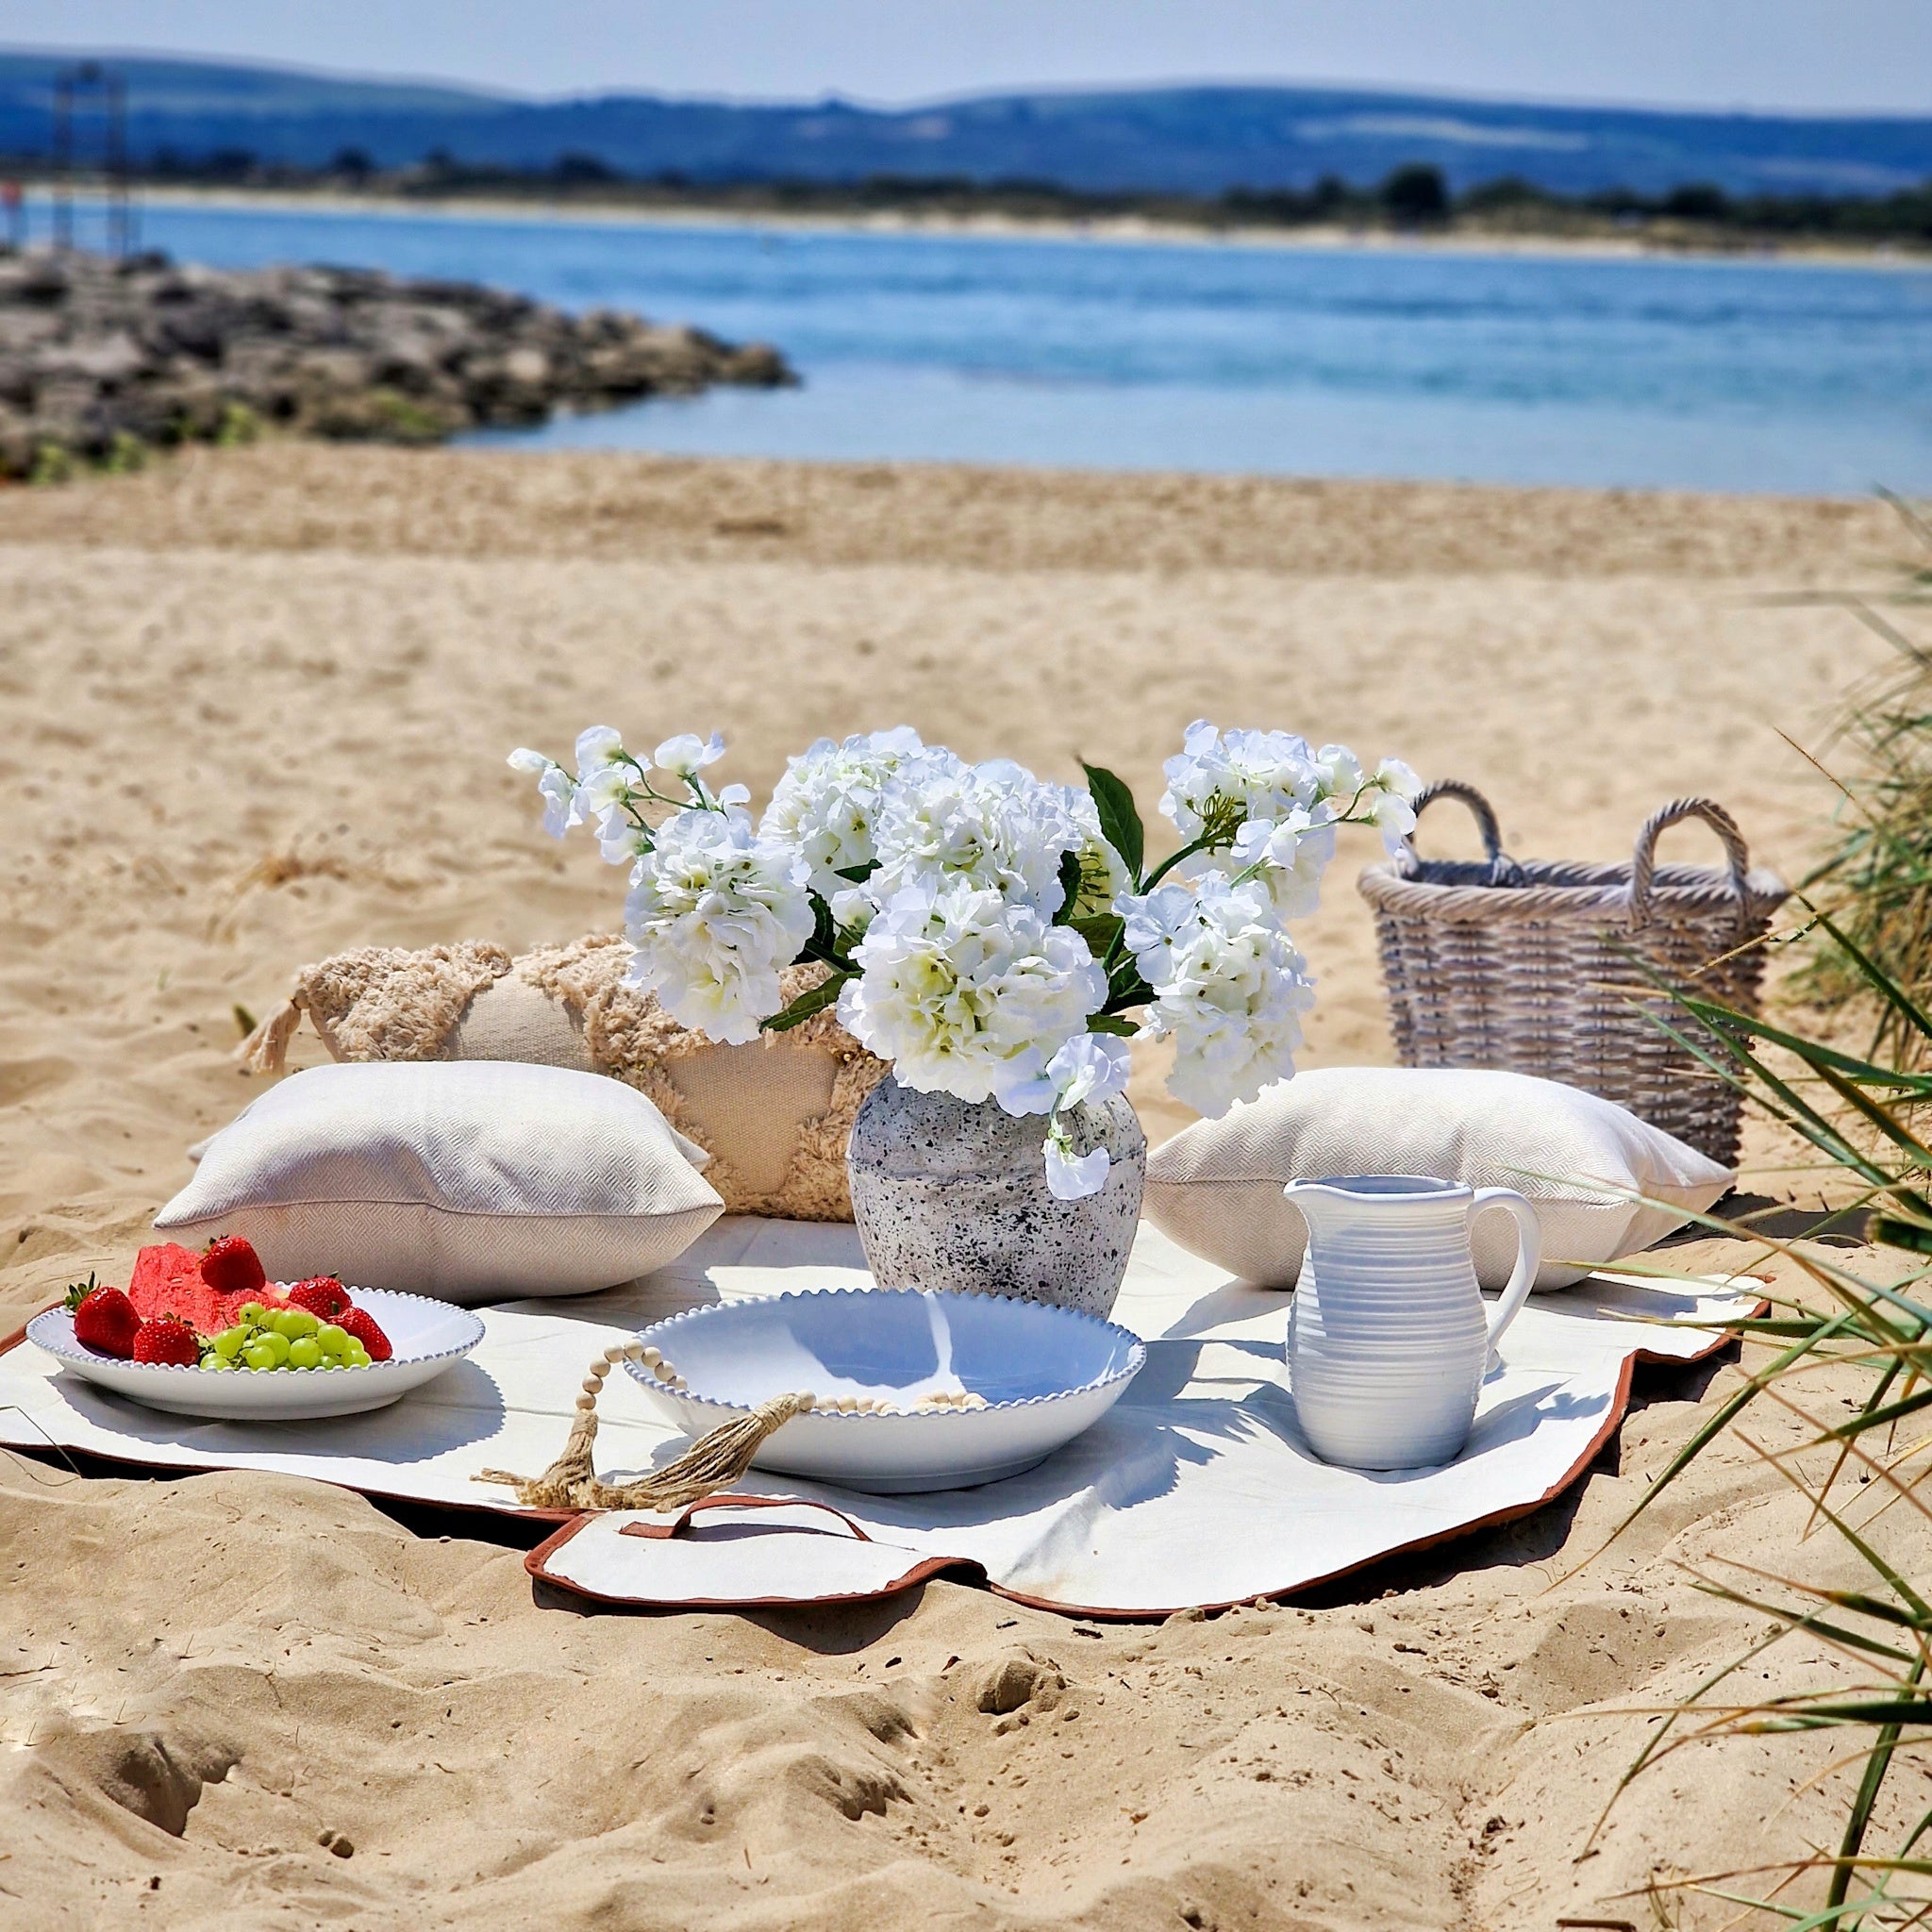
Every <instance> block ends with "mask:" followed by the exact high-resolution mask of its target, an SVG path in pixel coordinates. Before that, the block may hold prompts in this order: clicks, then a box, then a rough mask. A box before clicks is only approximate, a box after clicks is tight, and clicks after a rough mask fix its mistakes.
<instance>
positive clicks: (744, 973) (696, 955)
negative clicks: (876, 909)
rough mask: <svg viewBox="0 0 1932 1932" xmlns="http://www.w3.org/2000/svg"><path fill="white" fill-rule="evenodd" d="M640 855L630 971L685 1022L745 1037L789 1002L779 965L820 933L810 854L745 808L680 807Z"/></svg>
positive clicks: (630, 912)
mask: <svg viewBox="0 0 1932 1932" xmlns="http://www.w3.org/2000/svg"><path fill="white" fill-rule="evenodd" d="M655 840H656V842H655V846H654V849H653V850H652V851H650V852H648V853H646V854H645V855H644V856H643V857H641V858H640V859H639V860H638V862H637V869H636V871H635V872H634V873H633V874H632V875H631V891H630V896H629V898H628V899H627V900H626V901H625V931H626V932H627V933H628V934H629V935H630V938H631V941H632V942H633V943H634V944H635V945H636V947H637V953H636V955H635V957H634V958H632V960H631V963H630V966H629V969H628V971H627V972H626V974H625V977H626V978H627V979H628V980H629V981H630V982H631V983H632V984H634V985H638V986H642V987H644V988H646V989H647V990H648V991H652V992H655V993H656V994H657V995H658V999H659V1000H661V1001H662V1002H663V1004H664V1008H665V1010H666V1011H668V1012H669V1013H670V1014H671V1016H672V1018H673V1019H675V1020H676V1021H677V1022H678V1024H680V1025H683V1026H689V1027H691V1029H692V1030H693V1031H695V1032H699V1033H703V1034H705V1035H706V1036H707V1037H708V1038H709V1039H712V1040H721V1041H726V1042H728V1043H730V1044H732V1045H742V1044H744V1043H745V1042H746V1041H752V1040H756V1039H757V1038H758V1026H759V1023H760V1022H762V1021H764V1020H768V1019H769V1018H770V1017H771V1016H772V1015H773V1014H774V1013H775V1012H776V1011H777V1010H778V1008H779V1007H780V1006H781V1005H782V1004H783V998H782V995H781V994H780V992H779V990H778V971H779V968H781V967H783V966H789V965H790V964H791V961H792V960H793V959H795V958H797V957H798V953H799V949H800V948H801V947H802V946H803V945H804V944H805V942H806V941H807V940H808V939H809V938H810V937H811V932H812V925H813V919H812V908H811V901H810V899H809V897H808V894H807V891H806V884H807V879H806V869H805V863H804V861H803V860H802V859H800V858H799V857H798V855H797V854H796V853H795V852H793V851H791V849H790V848H789V847H787V846H784V845H781V844H778V843H776V842H774V841H771V840H765V839H760V838H758V835H757V834H756V833H755V832H754V831H753V829H752V824H751V820H750V819H749V818H748V817H747V816H746V815H745V814H744V813H743V812H741V811H735V810H733V811H700V810H689V811H679V812H675V813H673V814H672V816H671V817H670V818H669V819H667V820H666V821H665V822H664V824H661V825H660V826H658V830H657V833H656V835H655Z"/></svg>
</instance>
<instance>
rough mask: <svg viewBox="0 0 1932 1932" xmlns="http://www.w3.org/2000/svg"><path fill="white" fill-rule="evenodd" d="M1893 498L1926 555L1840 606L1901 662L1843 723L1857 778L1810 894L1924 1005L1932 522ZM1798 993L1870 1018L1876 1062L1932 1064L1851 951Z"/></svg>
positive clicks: (1803, 982) (1929, 908)
mask: <svg viewBox="0 0 1932 1932" xmlns="http://www.w3.org/2000/svg"><path fill="white" fill-rule="evenodd" d="M1882 493H1883V494H1885V496H1886V500H1887V501H1888V502H1890V504H1891V506H1892V508H1894V509H1895V510H1896V511H1897V513H1898V516H1899V520H1900V524H1901V525H1902V526H1903V528H1904V530H1905V531H1906V532H1907V535H1908V536H1909V538H1910V539H1911V540H1912V541H1913V543H1914V545H1915V546H1916V548H1917V551H1918V553H1919V554H1918V555H1917V556H1916V557H1915V558H1913V559H1912V560H1910V561H1908V562H1907V563H1904V564H1903V565H1901V566H1900V570H1899V581H1898V582H1897V584H1896V585H1895V587H1894V588H1893V589H1891V590H1890V591H1889V592H1881V593H1880V594H1879V595H1877V596H1875V597H1868V596H1862V595H1861V596H1853V595H1843V596H1838V597H1834V598H1833V599H1832V600H1831V601H1834V602H1837V603H1839V604H1840V605H1841V606H1842V608H1845V609H1847V610H1848V611H1850V612H1851V613H1852V615H1854V616H1855V617H1857V619H1858V621H1859V622H1860V623H1861V624H1863V625H1866V626H1867V627H1868V628H1869V629H1871V630H1872V631H1873V632H1874V633H1875V634H1876V635H1877V636H1879V637H1881V638H1883V639H1884V640H1885V641H1886V642H1887V643H1888V644H1890V646H1891V647H1892V648H1893V650H1894V651H1895V652H1896V653H1897V654H1898V655H1897V658H1896V660H1895V662H1894V663H1893V664H1892V665H1891V666H1890V667H1889V668H1888V669H1887V670H1886V671H1885V672H1883V673H1881V674H1879V675H1877V676H1876V677H1874V678H1872V679H1868V680H1866V681H1865V682H1864V683H1863V684H1861V685H1860V686H1859V687H1858V688H1857V689H1856V690H1855V691H1854V693H1853V695H1852V697H1851V699H1850V701H1849V702H1848V704H1847V705H1846V707H1845V709H1844V711H1843V713H1842V715H1841V717H1840V723H1839V725H1838V729H1837V732H1836V733H1835V739H1834V744H1835V746H1842V747H1843V748H1845V749H1847V750H1848V751H1849V752H1850V753H1851V755H1852V765H1853V770H1854V776H1853V778H1852V779H1851V780H1850V781H1849V782H1847V783H1845V784H1842V785H1841V786H1840V792H1841V799H1840V809H1839V814H1838V818H1839V824H1840V831H1839V836H1838V838H1837V840H1836V841H1835V843H1834V845H1833V848H1832V850H1831V851H1830V852H1829V853H1828V854H1827V855H1826V857H1825V858H1824V860H1823V862H1822V863H1821V864H1819V865H1818V866H1817V867H1816V868H1815V869H1814V870H1813V871H1812V873H1811V874H1809V875H1808V876H1807V878H1806V879H1805V881H1804V890H1805V891H1808V892H1812V893H1822V894H1823V895H1824V903H1826V904H1828V905H1831V906H1832V907H1834V908H1836V910H1837V913H1838V918H1839V921H1840V924H1841V925H1842V927H1843V929H1844V931H1845V932H1846V934H1847V935H1848V936H1849V937H1850V938H1851V939H1852V940H1853V941H1855V942H1856V944H1857V948H1858V950H1859V951H1860V952H1861V953H1862V954H1864V955H1865V956H1866V957H1868V958H1871V959H1872V960H1874V962H1876V964H1877V965H1878V966H1879V967H1880V968H1881V969H1882V970H1883V971H1884V973H1885V974H1887V975H1888V976H1889V978H1890V980H1891V981H1892V982H1893V983H1894V984H1895V985H1896V986H1898V987H1899V988H1901V989H1902V990H1904V991H1906V992H1907V993H1908V994H1909V995H1910V996H1911V998H1912V999H1913V1000H1914V1001H1916V1002H1918V1003H1920V1004H1921V1005H1923V1004H1924V1002H1925V1001H1926V999H1927V997H1928V996H1932V647H1928V646H1927V645H1926V644H1924V643H1923V642H1922V641H1919V639H1918V638H1916V637H1914V636H1913V635H1911V633H1910V631H1909V630H1908V629H1907V621H1908V618H1907V613H1909V612H1912V611H1914V610H1917V609H1923V608H1925V607H1926V606H1928V605H1932V520H1928V519H1927V517H1926V516H1925V515H1924V513H1923V512H1922V511H1921V510H1920V509H1919V508H1916V507H1914V506H1913V505H1911V504H1909V503H1907V502H1906V501H1905V500H1904V499H1903V498H1901V497H1897V496H1893V495H1891V494H1890V492H1882ZM1793 990H1794V991H1796V992H1797V993H1799V995H1800V996H1801V997H1804V998H1807V999H1809V1000H1811V1001H1812V1002H1814V1003H1815V1004H1816V1005H1818V1006H1819V1007H1820V1008H1824V1009H1825V1010H1826V1011H1828V1012H1840V1011H1845V1010H1846V1009H1853V1010H1857V1011H1867V1012H1870V1013H1871V1014H1872V1016H1873V1018H1874V1023H1875V1033H1874V1040H1873V1042H1872V1046H1871V1052H1872V1053H1873V1054H1874V1055H1875V1056H1890V1057H1892V1058H1894V1059H1897V1058H1900V1057H1902V1056H1904V1057H1908V1063H1910V1064H1915V1065H1923V1064H1925V1063H1926V1060H1927V1058H1928V1053H1927V1047H1926V1043H1925V1041H1924V1040H1923V1039H1922V1038H1920V1036H1919V1035H1918V1034H1917V1032H1916V1031H1915V1029H1914V1028H1912V1027H1911V1026H1910V1025H1909V1024H1906V1023H1905V1021H1904V1020H1903V1017H1902V1015H1901V1013H1900V1010H1899V1009H1898V1008H1897V1007H1896V1006H1895V1005H1894V1004H1893V1003H1892V1002H1890V1001H1889V1000H1882V999H1881V1000H1876V1001H1874V999H1873V997H1872V989H1871V986H1870V984H1869V982H1868V980H1867V978H1866V976H1865V975H1864V974H1862V973H1861V972H1859V971H1857V969H1856V968H1855V967H1854V966H1852V965H1851V963H1850V960H1849V956H1848V955H1846V954H1845V953H1844V952H1843V951H1842V949H1840V948H1837V947H1826V948H1822V949H1819V950H1818V951H1817V952H1816V953H1815V954H1814V956H1813V958H1811V959H1810V961H1809V962H1808V963H1807V965H1806V966H1805V968H1804V969H1803V970H1802V971H1801V972H1800V973H1799V974H1798V975H1797V977H1796V980H1795V984H1794V988H1793Z"/></svg>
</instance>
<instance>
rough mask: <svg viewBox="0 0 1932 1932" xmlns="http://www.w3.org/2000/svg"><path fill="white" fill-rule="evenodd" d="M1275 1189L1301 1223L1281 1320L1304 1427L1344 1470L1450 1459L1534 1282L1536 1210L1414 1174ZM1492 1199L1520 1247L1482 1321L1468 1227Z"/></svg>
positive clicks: (1518, 1199) (1502, 1191) (1501, 1195)
mask: <svg viewBox="0 0 1932 1932" xmlns="http://www.w3.org/2000/svg"><path fill="white" fill-rule="evenodd" d="M1286 1192H1287V1195H1288V1198H1289V1199H1290V1200H1291V1201H1292V1202H1293V1203H1294V1205H1295V1207H1296V1208H1299V1209H1300V1210H1301V1213H1302V1216H1303V1218H1304V1219H1305V1220H1306V1221H1307V1224H1308V1247H1307V1256H1306V1257H1305V1258H1304V1259H1303V1261H1302V1272H1301V1275H1300V1278H1299V1280H1298V1281H1297V1283H1296V1286H1295V1295H1294V1309H1293V1312H1292V1313H1291V1316H1290V1318H1289V1329H1288V1379H1289V1387H1290V1389H1291V1391H1292V1393H1293V1395H1294V1406H1295V1413H1296V1415H1297V1416H1298V1417H1299V1418H1300V1421H1301V1425H1302V1433H1303V1434H1304V1435H1305V1436H1307V1439H1308V1442H1309V1444H1310V1446H1311V1447H1312V1448H1313V1449H1314V1451H1315V1454H1316V1455H1318V1456H1319V1457H1321V1458H1322V1459H1323V1461H1324V1462H1339V1463H1344V1464H1346V1465H1348V1466H1349V1467H1351V1468H1355V1469H1421V1468H1426V1467H1429V1466H1431V1465H1434V1464H1436V1463H1442V1462H1450V1461H1453V1460H1454V1459H1455V1458H1456V1457H1457V1455H1459V1454H1460V1453H1461V1449H1462V1445H1463V1443H1464V1442H1465V1441H1468V1439H1469V1430H1470V1424H1472V1423H1473V1422H1474V1420H1475V1404H1476V1394H1477V1391H1479V1390H1480V1388H1481V1386H1482V1379H1483V1375H1484V1374H1485V1373H1486V1371H1487V1369H1488V1367H1489V1364H1490V1362H1491V1351H1492V1350H1493V1348H1494V1347H1495V1344H1496V1343H1497V1342H1498V1341H1500V1340H1501V1339H1502V1335H1503V1331H1504V1329H1506V1328H1507V1327H1508V1325H1509V1324H1510V1323H1511V1322H1513V1321H1514V1320H1515V1319H1516V1315H1517V1311H1518V1310H1519V1309H1520V1308H1521V1307H1523V1304H1524V1299H1525V1297H1526V1296H1527V1295H1528V1293H1529V1291H1530V1286H1531V1284H1532V1283H1533V1282H1534V1281H1535V1280H1536V1271H1537V1265H1538V1262H1539V1260H1540V1259H1541V1230H1540V1229H1539V1227H1538V1224H1537V1218H1536V1209H1535V1208H1532V1207H1531V1206H1530V1205H1529V1203H1528V1202H1527V1201H1525V1200H1524V1197H1523V1196H1522V1195H1521V1194H1519V1193H1516V1192H1515V1191H1512V1190H1511V1189H1508V1188H1484V1189H1482V1190H1481V1191H1479V1192H1478V1191H1475V1190H1474V1189H1471V1188H1466V1187H1463V1186H1461V1185H1459V1184H1458V1183H1457V1182H1454V1181H1438V1180H1429V1179H1426V1178H1424V1177H1423V1176H1421V1175H1418V1174H1352V1175H1347V1176H1345V1177H1343V1178H1341V1179H1339V1180H1328V1181H1291V1182H1290V1183H1289V1185H1288V1188H1287V1189H1286ZM1486 1208H1507V1210H1508V1212H1509V1213H1511V1214H1513V1215H1514V1216H1515V1217H1516V1225H1517V1228H1518V1231H1519V1236H1520V1251H1519V1253H1518V1255H1517V1257H1516V1272H1515V1273H1514V1274H1511V1275H1510V1277H1509V1285H1508V1286H1507V1288H1506V1289H1505V1290H1504V1291H1503V1298H1502V1300H1501V1301H1500V1302H1498V1303H1497V1305H1496V1307H1495V1309H1494V1310H1493V1312H1491V1314H1490V1315H1489V1317H1488V1319H1487V1320H1485V1318H1484V1310H1483V1299H1482V1294H1481V1292H1480V1291H1479V1290H1478V1289H1477V1287H1476V1280H1475V1263H1474V1260H1473V1259H1472V1257H1471V1255H1470V1240H1469V1231H1470V1224H1471V1222H1472V1221H1473V1220H1474V1218H1475V1216H1476V1215H1478V1214H1480V1213H1482V1212H1483V1211H1484V1209H1486Z"/></svg>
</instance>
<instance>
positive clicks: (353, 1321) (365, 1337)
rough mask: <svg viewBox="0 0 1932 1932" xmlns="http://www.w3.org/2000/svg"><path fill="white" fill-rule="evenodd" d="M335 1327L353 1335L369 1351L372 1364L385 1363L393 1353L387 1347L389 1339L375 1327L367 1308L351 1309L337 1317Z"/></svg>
mask: <svg viewBox="0 0 1932 1932" xmlns="http://www.w3.org/2000/svg"><path fill="white" fill-rule="evenodd" d="M336 1326H337V1327H338V1328H341V1329H343V1330H345V1331H346V1332H347V1333H349V1334H351V1335H353V1336H354V1337H355V1338H356V1340H357V1341H359V1342H360V1343H361V1344H362V1346H363V1347H364V1348H366V1349H367V1350H368V1351H369V1359H370V1360H371V1361H373V1362H386V1361H388V1360H389V1358H390V1357H391V1356H392V1355H393V1354H394V1353H395V1350H394V1349H392V1348H391V1346H390V1345H389V1337H388V1336H387V1335H385V1334H384V1333H383V1332H382V1330H381V1329H380V1328H378V1327H377V1326H376V1325H375V1317H374V1316H373V1315H371V1314H370V1312H369V1310H368V1309H367V1308H351V1309H350V1310H349V1311H348V1313H347V1314H345V1315H338V1316H337V1317H336Z"/></svg>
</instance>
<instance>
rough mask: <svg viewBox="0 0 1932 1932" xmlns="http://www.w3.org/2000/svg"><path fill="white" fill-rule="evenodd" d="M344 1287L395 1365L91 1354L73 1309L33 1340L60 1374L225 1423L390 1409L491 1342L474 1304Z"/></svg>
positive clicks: (30, 1335)
mask: <svg viewBox="0 0 1932 1932" xmlns="http://www.w3.org/2000/svg"><path fill="white" fill-rule="evenodd" d="M280 1285H281V1284H277V1286H280ZM347 1293H348V1295H349V1296H350V1298H351V1299H352V1300H353V1301H354V1302H355V1304H356V1306H357V1307H358V1308H365V1309H367V1310H368V1312H369V1315H370V1318H371V1319H372V1320H373V1321H374V1322H375V1324H376V1326H377V1327H379V1328H380V1329H381V1330H382V1332H383V1333H384V1334H385V1335H387V1336H388V1337H389V1340H390V1346H391V1348H392V1349H393V1350H394V1354H393V1355H392V1356H391V1358H390V1359H389V1360H388V1361H386V1362H371V1363H370V1364H369V1365H368V1366H367V1367H366V1368H359V1369H352V1368H341V1369H319V1368H318V1369H271V1370H255V1369H204V1368H201V1367H199V1366H195V1367H190V1366H189V1365H188V1364H186V1363H179V1362H134V1361H121V1360H118V1359H117V1358H116V1357H112V1356H104V1355H95V1354H94V1353H93V1351H92V1350H91V1349H88V1348H83V1347H82V1346H81V1344H80V1343H79V1342H77V1341H75V1338H74V1316H73V1314H72V1313H71V1312H70V1311H69V1310H68V1309H66V1308H48V1309H46V1310H44V1311H43V1312H42V1313H41V1314H38V1315H36V1316H35V1317H34V1318H33V1320H32V1321H30V1322H29V1323H28V1324H26V1334H27V1340H28V1341H31V1342H33V1343H34V1344H35V1345H36V1346H37V1347H40V1348H42V1349H44V1350H45V1351H46V1352H47V1353H48V1354H49V1355H50V1356H52V1357H54V1358H55V1360H57V1361H58V1363H59V1364H60V1365H61V1367H62V1368H64V1369H71V1370H73V1371H74V1373H75V1374H77V1375H80V1376H82V1377H83V1378H85V1379H86V1380H87V1381H89V1382H92V1383H93V1384H94V1385H95V1386H96V1387H98V1388H102V1389H106V1390H108V1391H111V1392H112V1393H114V1394H116V1395H125V1396H127V1397H129V1398H131V1399H132V1400H133V1401H136V1402H140V1403H143V1404H145V1405H146V1406H147V1407H149V1408H159V1409H165V1410H167V1411H168V1412H169V1413H170V1414H172V1415H192V1416H201V1417H203V1418H205V1419H207V1420H209V1421H219V1422H247V1421H261V1422H305V1421H310V1420H314V1419H316V1418H319V1417H324V1416H332V1415H358V1414H361V1413H363V1412H364V1411H366V1410H368V1409H372V1408H382V1407H386V1406H387V1405H388V1404H390V1403H391V1402H396V1401H399V1400H400V1399H401V1398H402V1397H403V1396H405V1395H407V1394H408V1392H409V1391H411V1390H412V1389H420V1388H421V1387H422V1386H423V1385H424V1384H425V1382H432V1381H434V1380H435V1379H436V1377H437V1376H438V1375H441V1374H445V1373H446V1372H447V1371H448V1370H450V1369H452V1368H454V1367H455V1366H456V1364H457V1363H458V1362H459V1361H461V1360H462V1359H463V1357H465V1356H467V1355H468V1354H469V1353H470V1351H471V1350H472V1349H474V1348H475V1346H476V1344H477V1343H478V1342H479V1341H482V1340H483V1323H482V1321H481V1319H480V1318H479V1317H478V1316H477V1315H476V1314H475V1312H474V1311H473V1310H471V1309H469V1308H459V1307H454V1306H452V1305H451V1304H450V1303H448V1302H440V1301H436V1300H433V1299H432V1298H431V1297H430V1296H428V1295H420V1294H401V1293H398V1292H397V1291H395V1290H393V1289H383V1288H350V1289H348V1290H347Z"/></svg>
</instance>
